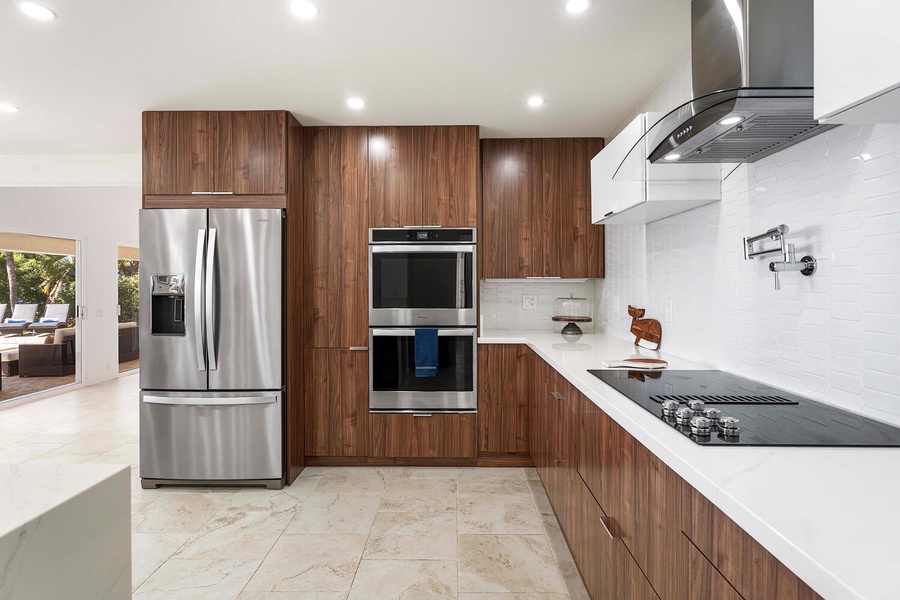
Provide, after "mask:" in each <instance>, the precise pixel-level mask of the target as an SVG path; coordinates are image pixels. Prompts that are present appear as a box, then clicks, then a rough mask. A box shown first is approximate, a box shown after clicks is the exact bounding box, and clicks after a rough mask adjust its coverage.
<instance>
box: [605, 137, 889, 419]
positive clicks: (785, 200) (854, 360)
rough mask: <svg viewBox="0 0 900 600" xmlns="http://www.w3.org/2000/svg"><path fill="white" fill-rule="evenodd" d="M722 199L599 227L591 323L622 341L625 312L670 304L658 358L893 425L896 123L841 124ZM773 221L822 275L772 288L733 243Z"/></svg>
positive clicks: (786, 278)
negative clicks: (665, 354)
mask: <svg viewBox="0 0 900 600" xmlns="http://www.w3.org/2000/svg"><path fill="white" fill-rule="evenodd" d="M722 196H723V197H722V202H720V203H715V204H711V205H708V206H704V207H700V208H697V209H694V210H692V211H689V212H686V213H682V214H680V215H675V216H673V217H670V218H668V219H664V220H662V221H657V222H655V223H651V224H649V225H647V226H617V225H611V226H607V228H606V260H607V263H606V272H607V278H606V280H604V281H602V282H601V283H599V284H598V286H597V287H598V289H597V290H596V294H597V296H598V297H599V302H598V315H599V320H600V323H599V324H598V325H599V327H600V328H601V329H603V330H604V331H606V332H607V333H610V334H612V335H616V336H620V337H628V324H629V320H628V317H627V315H625V314H624V313H625V311H624V305H625V304H627V303H629V302H630V303H632V304H638V305H640V306H645V307H646V308H647V309H648V316H649V317H654V318H658V319H660V320H663V321H664V314H665V313H664V311H665V301H666V299H672V300H673V301H674V306H675V310H674V319H673V320H672V321H671V322H663V349H664V350H666V351H670V352H672V353H675V354H679V355H682V356H685V357H687V358H693V359H696V360H699V361H702V362H705V363H707V364H710V365H712V366H714V367H717V368H721V369H724V370H728V371H732V372H736V373H739V374H744V375H746V376H749V377H751V378H754V379H758V380H763V381H767V382H770V383H772V384H774V385H777V386H780V387H782V388H786V389H789V390H792V391H795V392H798V393H801V394H803V395H806V396H808V397H811V398H814V399H818V400H821V401H824V402H829V403H832V404H835V405H838V406H841V407H844V408H848V409H850V410H854V411H857V412H862V413H865V414H868V415H871V416H873V417H876V418H879V419H881V420H885V421H889V422H892V423H895V424H898V425H900V395H898V393H900V127H898V126H897V125H875V126H873V125H867V126H857V125H844V126H841V127H839V128H837V129H834V130H831V131H829V132H827V133H824V134H821V135H819V136H817V137H814V138H812V139H810V140H807V141H805V142H803V143H801V144H798V145H797V146H793V147H791V148H788V149H786V150H783V151H782V152H779V153H778V154H775V155H774V156H771V157H769V158H766V159H763V160H761V161H759V162H757V163H755V164H753V165H744V166H741V167H740V168H739V169H738V170H737V171H736V172H735V173H734V174H733V175H731V176H730V177H729V178H728V179H726V180H725V182H724V184H723V194H722ZM781 223H784V224H786V225H788V226H789V227H790V228H791V233H790V235H789V238H790V241H791V242H793V243H794V244H796V248H797V255H798V257H800V256H803V255H804V254H810V255H812V256H814V257H815V258H817V259H819V270H818V272H817V273H816V274H815V275H813V276H812V277H802V276H801V275H799V274H798V273H785V274H783V275H782V278H781V281H782V283H781V290H780V291H778V292H776V291H775V290H774V282H773V275H772V274H771V273H770V272H769V270H768V268H767V264H768V263H767V262H764V261H762V260H752V261H745V260H744V259H743V255H742V246H741V243H742V242H741V240H742V238H743V237H744V236H748V235H755V234H757V233H761V232H763V231H766V230H767V229H769V228H771V227H774V226H776V225H778V224H781ZM769 260H771V258H770V259H769ZM643 273H646V276H644V275H643ZM617 307H618V309H619V314H616V309H617Z"/></svg>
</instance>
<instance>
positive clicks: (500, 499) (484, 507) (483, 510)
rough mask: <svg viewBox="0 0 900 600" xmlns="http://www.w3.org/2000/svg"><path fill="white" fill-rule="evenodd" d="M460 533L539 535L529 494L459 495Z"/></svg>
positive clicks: (539, 528) (537, 517) (532, 501)
mask: <svg viewBox="0 0 900 600" xmlns="http://www.w3.org/2000/svg"><path fill="white" fill-rule="evenodd" d="M459 533H461V534H463V533H521V534H528V533H532V534H542V533H544V529H543V527H542V526H541V519H540V515H538V512H537V509H536V508H535V507H534V500H532V498H531V494H529V493H528V492H525V493H524V494H460V495H459Z"/></svg>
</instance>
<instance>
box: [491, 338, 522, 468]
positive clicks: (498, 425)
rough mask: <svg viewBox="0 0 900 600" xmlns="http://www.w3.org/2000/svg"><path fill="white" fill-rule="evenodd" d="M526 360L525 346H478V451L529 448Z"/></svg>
mask: <svg viewBox="0 0 900 600" xmlns="http://www.w3.org/2000/svg"><path fill="white" fill-rule="evenodd" d="M529 363H530V361H529V354H528V349H527V347H525V346H521V345H505V344H497V345H481V346H479V347H478V374H479V376H478V451H479V452H508V453H524V452H528V451H529V447H528V430H529V423H528V402H529V396H530V393H531V385H530V379H531V377H532V373H531V371H530V369H529V368H528V366H529Z"/></svg>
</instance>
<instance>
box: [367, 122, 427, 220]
mask: <svg viewBox="0 0 900 600" xmlns="http://www.w3.org/2000/svg"><path fill="white" fill-rule="evenodd" d="M417 129H418V128H416V127H372V128H370V129H369V226H370V227H403V226H404V225H422V224H423V214H422V208H423V206H422V200H423V193H422V190H423V185H422V167H421V165H422V164H423V159H422V153H423V152H424V147H423V143H422V141H421V135H419V134H418V132H417Z"/></svg>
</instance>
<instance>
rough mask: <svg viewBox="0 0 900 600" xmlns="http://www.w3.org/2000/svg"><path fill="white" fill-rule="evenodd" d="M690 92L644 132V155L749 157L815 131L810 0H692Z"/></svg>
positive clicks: (687, 159)
mask: <svg viewBox="0 0 900 600" xmlns="http://www.w3.org/2000/svg"><path fill="white" fill-rule="evenodd" d="M691 52H692V73H693V96H694V100H692V101H691V102H689V103H687V104H685V105H683V106H681V107H679V108H678V109H676V110H674V111H673V112H671V113H669V114H668V115H666V116H665V117H663V118H662V119H661V120H660V121H659V122H658V123H657V124H656V125H655V126H654V127H653V128H651V130H650V131H648V132H647V136H646V144H645V148H647V149H649V150H650V152H649V156H645V158H646V159H647V160H649V161H650V162H651V163H663V164H664V163H671V164H686V163H748V162H755V161H757V160H760V159H761V158H764V157H766V156H769V155H771V154H773V153H775V152H778V151H779V150H782V149H784V148H786V147H788V146H791V145H793V144H796V143H798V142H801V141H803V140H805V139H807V138H809V137H812V136H814V135H817V134H819V133H821V132H823V131H825V130H826V129H828V128H830V126H828V125H819V124H818V122H817V121H816V120H815V119H813V0H692V2H691Z"/></svg>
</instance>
